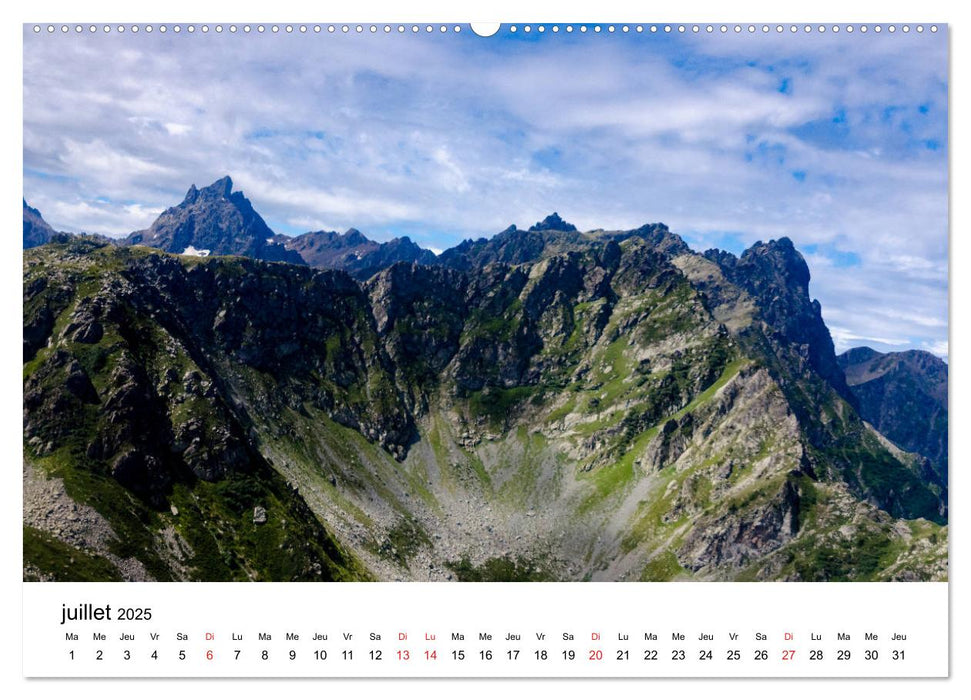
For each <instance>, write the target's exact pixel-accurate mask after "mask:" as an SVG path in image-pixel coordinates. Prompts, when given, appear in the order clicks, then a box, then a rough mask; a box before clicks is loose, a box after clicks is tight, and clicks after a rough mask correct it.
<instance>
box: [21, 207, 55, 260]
mask: <svg viewBox="0 0 971 700" xmlns="http://www.w3.org/2000/svg"><path fill="white" fill-rule="evenodd" d="M55 234H56V231H54V229H53V228H51V225H50V224H48V223H47V222H46V221H44V217H43V216H41V214H40V212H39V211H37V210H36V209H34V208H33V207H30V206H28V205H27V200H26V199H25V200H24V248H25V249H26V248H33V247H34V246H39V245H44V244H45V243H47V242H49V241H50V240H51V238H53V237H54V235H55Z"/></svg>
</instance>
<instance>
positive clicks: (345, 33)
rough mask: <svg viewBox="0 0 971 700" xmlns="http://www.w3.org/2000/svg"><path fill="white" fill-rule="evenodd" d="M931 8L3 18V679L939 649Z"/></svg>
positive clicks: (935, 83)
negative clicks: (7, 254)
mask: <svg viewBox="0 0 971 700" xmlns="http://www.w3.org/2000/svg"><path fill="white" fill-rule="evenodd" d="M315 12H316V10H315ZM77 14H78V16H79V17H80V16H81V15H83V14H84V13H83V11H79V12H78V13H77ZM918 14H919V13H918ZM217 19H218V18H217ZM225 19H227V20H232V19H233V18H232V17H226V18H225ZM948 36H949V29H948V25H947V24H946V23H933V22H907V23H899V22H883V21H874V22H858V23H849V24H848V23H812V24H804V23H803V24H792V23H778V22H758V23H750V22H745V23H695V22H686V23H671V22H666V23H650V22H573V23H571V22H528V23H514V22H502V23H494V24H488V23H482V24H476V23H473V24H469V23H456V22H428V21H424V22H359V23H355V22H311V21H308V22H289V23H288V22H264V23H260V22H234V21H211V22H182V23H179V22H139V23H125V22H113V21H111V22H105V21H103V20H100V19H98V20H92V21H82V22H52V21H46V22H27V23H25V24H23V26H22V41H23V76H22V85H23V124H22V127H23V173H22V183H23V265H22V293H23V358H22V390H23V405H22V410H23V441H22V454H23V459H22V484H23V487H22V493H23V516H22V520H23V522H22V527H23V550H22V551H23V561H22V572H23V577H22V578H23V589H22V590H23V675H24V676H25V677H28V678H31V679H43V678H65V677H66V678H122V677H124V678H244V677H245V678H270V677H273V678H315V679H332V678H480V679H481V678H560V679H562V678H705V677H715V678H835V677H857V678H891V677H902V678H946V677H947V676H948V675H949V672H950V666H949V653H950V652H949V599H948V579H949V546H950V541H951V538H950V536H949V496H948V494H949V491H948V489H949V479H948V474H949V471H948V448H949V439H948V438H949V426H948V409H949V402H948V367H949V364H948V362H949V335H948V333H949V323H948V282H949V280H948V250H949V249H948V241H949V238H948V227H949V206H948V186H949V180H948V178H949V160H948V152H949V133H948V101H949V68H948V65H949V64H948V61H949V45H948V41H949V40H948Z"/></svg>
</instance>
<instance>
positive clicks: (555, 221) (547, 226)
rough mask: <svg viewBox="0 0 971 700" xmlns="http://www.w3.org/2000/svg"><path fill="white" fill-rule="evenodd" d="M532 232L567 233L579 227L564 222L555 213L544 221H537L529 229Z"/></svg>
mask: <svg viewBox="0 0 971 700" xmlns="http://www.w3.org/2000/svg"><path fill="white" fill-rule="evenodd" d="M529 230H530V231H566V232H573V231H576V230H577V227H576V226H574V225H573V224H571V223H568V222H566V221H564V220H563V219H562V218H561V217H560V215H559V214H557V213H556V212H553V213H552V214H550V215H549V216H547V217H546V218H545V219H543V220H542V221H537V222H536V223H535V224H533V225H532V226H530V227H529Z"/></svg>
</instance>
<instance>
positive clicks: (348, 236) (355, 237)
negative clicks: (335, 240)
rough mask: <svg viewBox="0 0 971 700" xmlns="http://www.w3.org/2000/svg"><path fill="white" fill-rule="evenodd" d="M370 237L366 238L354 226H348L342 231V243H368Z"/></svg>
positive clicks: (354, 244)
mask: <svg viewBox="0 0 971 700" xmlns="http://www.w3.org/2000/svg"><path fill="white" fill-rule="evenodd" d="M370 242H371V241H370V239H368V238H367V236H365V235H364V234H363V233H361V232H360V231H358V230H357V229H356V228H349V229H347V230H346V231H345V232H344V240H343V243H344V245H347V246H356V245H367V244H368V243H370Z"/></svg>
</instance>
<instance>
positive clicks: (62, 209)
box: [24, 31, 947, 347]
mask: <svg viewBox="0 0 971 700" xmlns="http://www.w3.org/2000/svg"><path fill="white" fill-rule="evenodd" d="M240 39H242V37H230V36H216V35H210V36H206V37H200V36H197V37H188V36H179V37H176V36H172V35H170V36H162V35H159V34H153V35H143V34H140V35H138V36H132V35H126V36H112V37H102V36H100V35H95V36H90V37H89V36H88V35H87V34H85V35H82V36H79V37H64V38H60V37H57V38H53V37H46V36H45V37H34V36H33V34H32V32H29V31H28V32H25V35H24V167H25V192H24V194H25V196H26V197H27V199H28V201H29V202H30V203H31V204H32V205H34V206H38V207H39V208H40V209H41V211H42V212H43V213H44V215H45V217H46V218H48V220H49V221H51V223H52V224H53V225H55V227H57V228H61V229H66V230H76V229H86V230H92V231H101V232H108V233H114V234H119V235H120V234H125V233H128V232H130V231H132V230H136V229H141V228H145V227H147V226H148V225H149V224H150V223H151V221H152V219H153V218H154V216H155V215H157V213H158V212H159V211H161V210H162V209H164V208H165V207H167V206H171V205H173V204H175V203H177V202H178V201H179V200H180V199H181V197H182V196H183V194H184V192H185V190H186V189H187V188H188V185H189V184H190V183H193V182H194V183H195V184H197V185H200V186H201V185H205V184H208V183H209V182H211V181H213V180H215V179H216V178H218V177H221V176H222V175H224V174H229V175H231V176H232V177H233V179H234V182H235V183H236V185H237V187H239V188H242V189H243V190H245V192H246V194H247V196H248V197H249V198H250V199H251V200H252V201H253V203H254V206H255V207H256V209H257V210H258V211H259V212H260V213H261V214H263V215H264V217H265V218H266V219H267V220H268V221H270V222H271V223H273V224H274V225H277V226H279V227H281V228H283V229H288V230H287V231H286V232H289V233H294V232H299V230H301V229H327V230H338V231H343V230H346V229H347V228H350V227H352V226H353V227H357V228H360V229H361V230H363V231H365V233H367V234H369V235H372V236H374V237H375V238H378V239H386V238H389V237H391V236H393V235H404V234H405V233H407V234H408V235H411V236H412V238H414V239H416V240H421V241H423V242H424V243H425V245H430V246H434V247H435V248H444V247H447V246H450V245H453V244H455V243H457V242H458V241H459V240H461V239H462V238H466V237H478V236H481V235H489V234H492V233H494V232H496V231H499V230H501V229H503V228H505V227H506V226H507V225H509V224H510V223H517V224H519V225H524V226H525V225H529V224H531V223H533V222H534V221H537V220H539V219H541V218H542V217H543V216H545V215H546V214H548V213H550V212H551V211H553V210H556V211H559V212H560V214H562V215H563V216H564V218H566V219H568V220H570V221H573V222H574V223H575V224H577V225H578V226H579V227H581V228H600V227H602V228H630V227H634V226H639V225H641V224H643V223H646V222H650V221H664V222H665V223H667V224H668V225H670V226H671V227H672V229H674V230H675V231H678V232H681V233H683V234H684V235H685V237H686V238H687V239H688V240H689V241H690V242H692V243H693V244H695V245H699V246H707V245H718V244H719V242H720V240H721V239H722V237H723V236H724V234H725V233H726V232H731V233H733V234H734V235H735V240H737V242H738V243H739V244H741V245H748V244H751V243H753V242H754V241H755V240H757V239H763V240H766V239H769V238H778V237H779V236H782V235H787V236H789V237H791V238H792V239H793V240H794V241H795V242H796V244H797V246H800V247H806V246H812V245H814V244H815V245H819V246H824V245H836V246H837V248H838V249H839V250H841V251H846V252H853V253H855V254H856V255H857V256H858V257H859V259H860V264H859V266H858V267H854V268H853V269H852V270H851V271H847V270H846V269H841V268H839V267H838V266H836V265H835V264H833V261H831V260H828V259H827V258H826V256H825V255H824V254H823V253H820V252H817V253H816V254H814V255H813V256H807V257H809V258H810V259H811V263H812V272H813V282H812V287H811V289H812V292H813V294H814V295H816V296H818V297H819V298H820V300H821V302H822V303H823V309H824V316H825V317H826V319H827V321H829V322H831V323H832V324H833V326H834V336H835V335H836V334H837V332H836V330H835V329H836V328H838V329H839V337H840V338H841V339H842V340H841V341H840V342H856V341H867V340H868V339H869V340H872V341H873V342H875V343H876V342H884V341H887V342H886V343H884V344H885V345H886V346H890V345H893V344H894V343H891V342H890V341H894V342H896V341H900V342H901V343H902V344H903V345H905V346H907V345H910V346H915V347H921V346H924V345H934V346H935V347H936V346H937V345H935V344H940V343H942V342H946V331H947V327H946V321H945V318H946V314H947V298H946V295H947V285H946V274H947V240H946V230H947V170H946V156H945V155H944V147H945V146H946V113H945V112H944V111H943V110H945V109H946V103H947V85H946V75H947V64H946V55H947V46H946V40H945V39H944V38H942V37H931V36H929V35H928V36H920V37H919V36H916V35H911V36H904V35H899V34H898V35H897V36H894V37H889V36H884V37H875V36H868V37H860V36H853V37H844V36H839V37H835V36H833V35H824V36H816V35H813V36H811V37H803V36H801V35H798V36H789V35H788V34H786V35H785V36H782V37H777V36H774V35H771V36H761V35H760V36H756V37H744V36H743V37H739V36H728V37H722V36H704V37H691V36H683V37H673V36H667V37H660V36H657V37H648V36H643V37H633V36H629V37H621V36H615V37H610V40H609V41H605V39H607V37H590V36H588V37H579V36H574V37H567V36H565V35H561V36H559V37H555V38H554V37H551V36H550V37H543V38H537V40H534V41H529V42H520V41H509V40H502V39H496V40H495V41H490V42H481V41H477V40H475V39H474V38H473V37H467V36H462V35H459V36H451V35H449V36H448V37H438V36H433V37H424V36H418V37H413V36H405V37H398V36H388V37H385V36H375V37H371V36H366V35H365V36H328V37H314V36H297V35H290V36H286V37H283V36H280V37H255V36H254V37H249V39H252V40H251V41H250V40H247V41H241V40H240ZM322 39H326V40H322ZM784 81H788V82H787V83H786V89H785V90H784V91H780V90H782V88H783V82H784ZM66 106H69V107H66ZM918 106H920V107H921V109H925V112H926V113H925V112H919V111H918ZM838 114H841V115H843V118H845V122H846V124H847V127H846V128H847V129H848V132H847V133H848V134H850V136H849V137H847V138H846V139H845V141H840V140H839V138H837V137H834V136H832V135H827V132H826V128H825V125H826V124H827V123H829V122H830V121H831V120H832V119H833V118H834V116H835V115H838ZM806 124H810V125H811V124H819V125H822V126H820V127H819V128H820V129H821V130H822V135H819V134H817V135H815V136H814V135H813V134H812V133H810V132H804V131H800V129H803V127H804V126H805V125H806ZM827 139H830V140H829V141H827ZM936 142H940V143H939V145H940V148H939V149H937V150H935V149H934V148H931V147H930V146H928V147H926V148H925V147H924V145H923V144H925V143H927V144H933V143H936Z"/></svg>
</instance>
